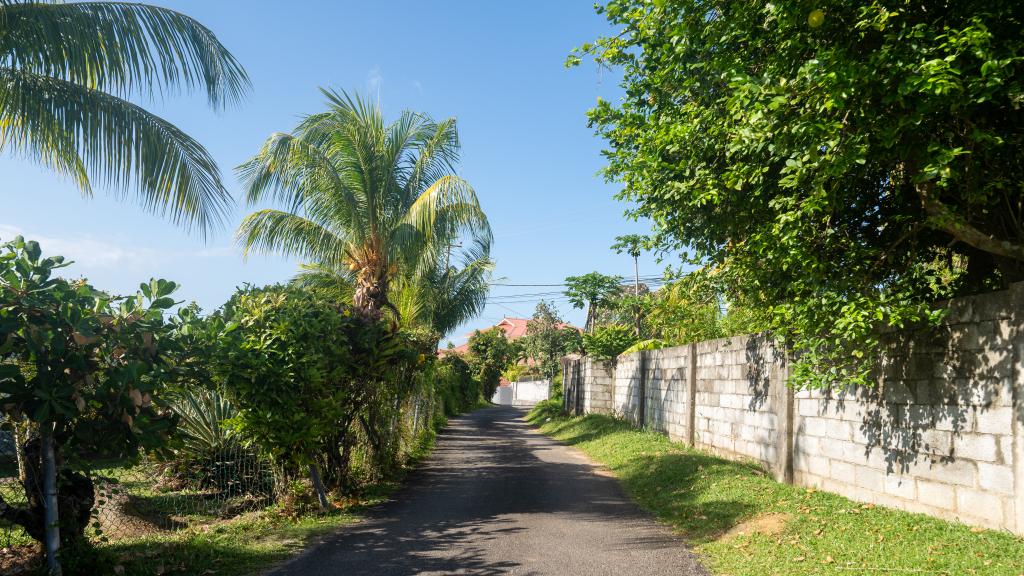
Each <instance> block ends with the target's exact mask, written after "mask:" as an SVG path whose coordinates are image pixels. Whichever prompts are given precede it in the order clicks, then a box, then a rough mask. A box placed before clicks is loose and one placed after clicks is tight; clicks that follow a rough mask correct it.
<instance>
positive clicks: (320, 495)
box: [309, 464, 331, 512]
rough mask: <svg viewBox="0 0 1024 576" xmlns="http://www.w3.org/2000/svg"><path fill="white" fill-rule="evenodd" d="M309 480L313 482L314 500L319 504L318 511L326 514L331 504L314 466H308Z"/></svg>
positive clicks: (318, 472)
mask: <svg viewBox="0 0 1024 576" xmlns="http://www.w3.org/2000/svg"><path fill="white" fill-rule="evenodd" d="M309 479H310V481H312V482H313V489H314V490H315V491H316V499H317V500H318V501H319V502H320V511H321V512H327V510H328V509H330V507H331V503H330V501H328V500H327V490H326V489H325V488H324V482H323V480H321V479H320V471H319V470H317V469H316V464H310V465H309Z"/></svg>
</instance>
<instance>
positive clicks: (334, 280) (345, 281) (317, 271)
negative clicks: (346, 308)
mask: <svg viewBox="0 0 1024 576" xmlns="http://www.w3.org/2000/svg"><path fill="white" fill-rule="evenodd" d="M291 283H292V284H293V285H295V286H298V287H300V288H305V289H307V290H312V291H315V292H318V293H320V294H322V295H323V296H325V297H327V298H329V299H331V300H332V301H334V302H350V301H351V300H352V294H353V293H354V292H355V277H354V275H353V274H352V271H351V270H349V269H348V268H347V267H345V266H328V265H324V264H315V263H314V264H299V272H298V274H296V275H295V276H294V277H292V280H291Z"/></svg>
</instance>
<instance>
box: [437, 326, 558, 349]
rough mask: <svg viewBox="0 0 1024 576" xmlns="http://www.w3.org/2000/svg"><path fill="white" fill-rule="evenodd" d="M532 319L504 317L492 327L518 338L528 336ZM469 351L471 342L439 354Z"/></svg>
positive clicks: (510, 336)
mask: <svg viewBox="0 0 1024 576" xmlns="http://www.w3.org/2000/svg"><path fill="white" fill-rule="evenodd" d="M529 321H530V319H529V318H502V319H501V322H498V323H497V324H495V325H494V326H492V328H499V329H501V331H502V332H504V333H505V338H508V339H509V340H518V339H519V338H522V337H523V336H526V326H527V323H528V322H529ZM558 327H559V328H575V326H573V325H572V324H566V323H564V322H563V323H562V324H559V325H558ZM577 330H578V328H577ZM472 335H473V334H472V332H471V333H469V334H466V337H467V338H468V337H469V336H472ZM468 351H469V344H460V345H458V346H456V347H454V348H442V349H440V350H438V351H437V353H438V355H440V356H444V355H445V354H451V353H456V354H463V353H465V352H468Z"/></svg>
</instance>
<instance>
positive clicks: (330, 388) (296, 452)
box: [208, 287, 406, 508]
mask: <svg viewBox="0 0 1024 576" xmlns="http://www.w3.org/2000/svg"><path fill="white" fill-rule="evenodd" d="M208 330H209V332H208V335H209V338H211V339H212V340H213V342H211V347H213V348H214V350H215V352H214V354H213V358H212V364H213V371H214V375H215V378H216V381H217V383H218V384H219V385H220V386H221V387H222V388H223V390H224V391H225V393H226V394H227V396H228V398H229V399H230V400H231V402H232V403H233V404H234V406H235V408H236V409H237V411H238V413H237V416H235V418H234V419H233V423H234V426H235V427H236V428H237V429H238V431H239V432H240V433H241V434H242V435H243V436H244V437H245V438H247V439H249V440H250V441H254V442H255V443H256V444H257V445H258V446H259V447H260V448H261V449H262V450H263V451H264V452H265V453H266V455H267V456H268V457H270V458H271V459H272V460H273V461H274V463H275V465H276V467H277V468H278V472H279V478H280V479H281V480H285V479H287V478H288V477H289V476H291V475H293V474H294V473H296V471H297V470H300V469H302V470H308V472H309V474H310V478H311V480H312V481H313V483H314V486H315V487H316V489H317V492H318V495H319V497H320V503H321V506H322V507H323V508H326V507H327V506H328V503H327V497H326V493H325V488H326V487H330V488H336V487H341V486H342V484H343V483H344V481H345V480H346V474H347V471H348V461H347V454H346V455H345V456H343V449H344V446H346V445H348V444H347V443H350V441H351V438H350V437H349V434H348V433H349V429H350V426H351V425H352V423H353V421H354V420H355V419H356V418H357V417H358V415H359V413H360V411H361V410H363V409H365V408H366V407H367V406H368V404H369V403H370V402H371V401H372V400H373V399H375V397H376V395H377V393H378V391H379V388H380V387H381V386H384V385H386V383H388V382H390V381H391V377H392V376H394V374H395V370H396V369H397V367H398V365H399V364H400V360H401V359H402V355H403V354H404V353H405V352H406V349H405V348H404V347H402V346H401V344H402V343H401V341H400V339H399V338H397V337H396V336H395V335H394V334H393V332H392V331H390V330H389V329H388V328H387V327H385V326H383V325H382V324H381V323H380V322H377V321H375V320H372V319H367V318H365V317H363V316H361V315H359V314H353V313H352V312H351V311H350V310H348V309H346V308H344V307H341V306H338V305H337V304H334V303H332V302H330V301H327V300H324V299H322V298H319V297H317V296H316V295H315V294H314V293H311V292H308V291H304V290H300V289H296V288H287V287H269V288H262V289H251V288H248V289H243V290H242V291H241V292H240V293H239V294H236V295H235V296H234V297H233V298H232V299H231V301H229V303H228V304H227V305H225V307H224V309H223V310H222V311H221V312H219V313H218V314H217V315H216V316H214V317H213V318H212V319H211V320H210V327H209V328H208ZM325 455H326V456H325ZM321 464H324V465H326V466H328V467H329V468H328V470H327V471H326V472H327V474H326V478H321V469H320V465H321Z"/></svg>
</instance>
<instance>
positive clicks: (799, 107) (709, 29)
mask: <svg viewBox="0 0 1024 576" xmlns="http://www.w3.org/2000/svg"><path fill="white" fill-rule="evenodd" d="M599 10H600V11H601V12H603V13H604V14H605V15H606V16H607V17H608V19H609V21H610V22H611V23H612V24H613V25H614V26H615V27H616V28H618V29H620V31H621V33H619V34H616V35H615V36H611V37H607V38H601V39H599V40H598V41H597V42H596V43H595V44H593V45H585V46H583V47H582V51H583V52H586V53H590V54H593V55H594V56H595V57H596V58H597V60H598V61H599V62H601V63H602V64H607V65H611V66H615V67H618V68H620V69H621V70H623V72H624V81H623V87H624V88H625V94H626V96H625V98H624V100H623V102H622V103H621V105H618V106H613V105H612V104H610V103H608V102H600V103H599V104H598V106H597V107H596V108H595V109H593V110H592V111H591V112H590V120H591V123H592V125H593V126H595V127H596V129H597V131H598V132H599V134H601V135H602V136H604V137H605V138H606V139H607V141H608V142H609V145H610V146H609V149H608V151H607V157H608V161H609V166H608V169H607V175H608V177H609V178H611V179H613V180H616V181H619V182H621V183H622V185H623V190H622V192H621V193H620V197H621V198H622V199H625V200H629V201H633V202H636V203H637V205H638V207H637V209H636V210H635V212H634V215H636V216H643V217H649V218H651V219H653V221H654V222H655V223H656V226H657V235H656V244H657V245H658V246H659V247H660V248H661V249H663V250H664V249H670V248H672V249H674V248H685V249H687V250H690V251H691V253H690V257H691V259H692V260H694V261H697V262H701V263H704V264H707V265H708V266H710V267H712V268H718V269H720V273H721V274H722V275H723V278H725V279H726V280H727V283H728V284H729V286H730V287H731V288H733V289H735V290H736V292H737V294H738V295H739V297H740V299H741V300H742V301H743V302H744V303H745V304H749V305H751V306H753V307H754V308H757V309H760V310H762V311H764V313H765V315H766V316H767V317H768V318H769V320H770V325H771V326H772V327H773V328H775V329H776V330H777V331H778V332H779V333H780V334H781V335H783V336H786V337H788V339H789V341H790V343H791V344H792V345H793V347H794V348H795V351H796V352H797V354H798V356H799V358H800V359H801V361H800V362H799V363H798V365H797V367H796V372H795V376H796V380H797V381H798V382H802V383H804V384H825V383H828V382H832V381H835V380H852V381H859V382H867V381H869V374H870V369H871V366H872V365H873V364H874V360H875V358H876V355H877V350H878V328H879V327H881V326H890V327H901V326H905V325H907V324H910V323H915V322H918V321H921V320H931V321H934V320H935V319H936V317H937V313H936V312H934V311H933V310H932V309H931V305H932V303H933V302H934V301H935V300H936V299H939V298H944V297H948V296H953V295H957V294H963V293H969V292H973V291H978V290H986V289H991V288H992V287H998V286H1004V285H1006V283H1008V282H1012V281H1016V280H1021V279H1024V201H1022V197H1024V195H1022V189H1021V186H1020V183H1019V181H1018V180H1019V178H1017V176H1016V175H1017V174H1019V173H1020V170H1021V167H1022V158H1024V155H1022V154H1021V150H1022V144H1024V129H1022V127H1024V109H1022V107H1021V106H1020V101H1021V98H1022V94H1024V57H1022V56H1024V39H1022V37H1021V35H1020V33H1019V32H1020V29H1021V26H1022V23H1024V5H1022V4H1021V3H1019V2H1013V1H1009V0H1003V1H1000V0H996V1H994V2H977V1H972V0H959V1H954V2H946V1H942V2H939V1H922V2H881V1H874V2H866V3H851V2H841V1H839V0H832V1H825V2H818V3H816V4H813V5H811V4H807V3H805V2H793V1H781V2H778V1H776V2H767V1H755V2H731V3H717V4H708V3H706V2H699V1H696V0H681V1H676V2H661V1H658V2H647V1H644V0H613V1H611V2H608V3H607V4H605V5H604V6H603V7H601V8H600V9H599ZM812 10H821V11H822V12H823V14H824V18H823V19H822V20H821V21H819V19H818V18H817V17H816V18H815V19H813V21H810V22H809V16H810V13H811V12H812ZM578 61H579V55H578V54H577V55H573V56H571V57H570V64H571V63H573V62H578Z"/></svg>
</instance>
